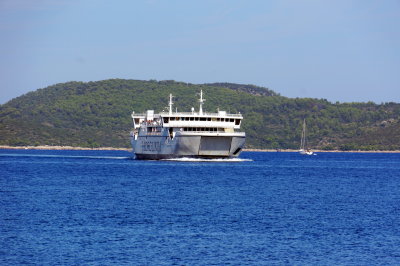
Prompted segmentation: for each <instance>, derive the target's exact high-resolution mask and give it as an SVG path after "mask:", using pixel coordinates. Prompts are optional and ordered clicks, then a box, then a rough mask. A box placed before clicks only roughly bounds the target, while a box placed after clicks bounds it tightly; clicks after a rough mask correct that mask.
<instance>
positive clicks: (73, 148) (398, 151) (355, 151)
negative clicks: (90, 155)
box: [0, 145, 400, 153]
mask: <svg viewBox="0 0 400 266" xmlns="http://www.w3.org/2000/svg"><path fill="white" fill-rule="evenodd" d="M1 149H8V150H76V151H127V152H131V151H132V149H128V148H114V147H98V148H85V147H73V146H47V145H44V146H8V145H0V150H1ZM243 151H245V152H246V151H250V152H298V150H293V149H278V150H277V149H243ZM312 151H313V152H315V153H317V152H320V153H321V152H326V153H328V152H346V153H349V152H351V153H400V150H393V151H391V150H376V151H362V150H351V151H340V150H312Z"/></svg>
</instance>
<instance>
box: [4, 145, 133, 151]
mask: <svg viewBox="0 0 400 266" xmlns="http://www.w3.org/2000/svg"><path fill="white" fill-rule="evenodd" d="M0 149H8V150H60V151H62V150H74V151H128V152H130V151H132V149H126V148H114V147H98V148H86V147H74V146H47V145H44V146H8V145H0Z"/></svg>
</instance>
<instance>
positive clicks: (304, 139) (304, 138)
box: [300, 119, 306, 150]
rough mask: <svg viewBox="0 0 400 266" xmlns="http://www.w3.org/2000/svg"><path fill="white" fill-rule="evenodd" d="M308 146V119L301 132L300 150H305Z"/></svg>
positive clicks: (304, 122) (304, 121)
mask: <svg viewBox="0 0 400 266" xmlns="http://www.w3.org/2000/svg"><path fill="white" fill-rule="evenodd" d="M305 146H306V119H304V120H303V130H302V131H301V142H300V150H304V148H305Z"/></svg>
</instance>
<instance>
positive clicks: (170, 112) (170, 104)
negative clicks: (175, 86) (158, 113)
mask: <svg viewBox="0 0 400 266" xmlns="http://www.w3.org/2000/svg"><path fill="white" fill-rule="evenodd" d="M173 104H174V103H173V102H172V94H171V93H170V94H169V103H168V105H169V115H172V105H173Z"/></svg>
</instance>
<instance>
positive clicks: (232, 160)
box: [162, 157, 253, 163]
mask: <svg viewBox="0 0 400 266" xmlns="http://www.w3.org/2000/svg"><path fill="white" fill-rule="evenodd" d="M162 161H174V162H216V163H239V162H252V161H253V160H251V159H242V158H218V159H207V158H189V157H182V158H170V159H163V160H162Z"/></svg>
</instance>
